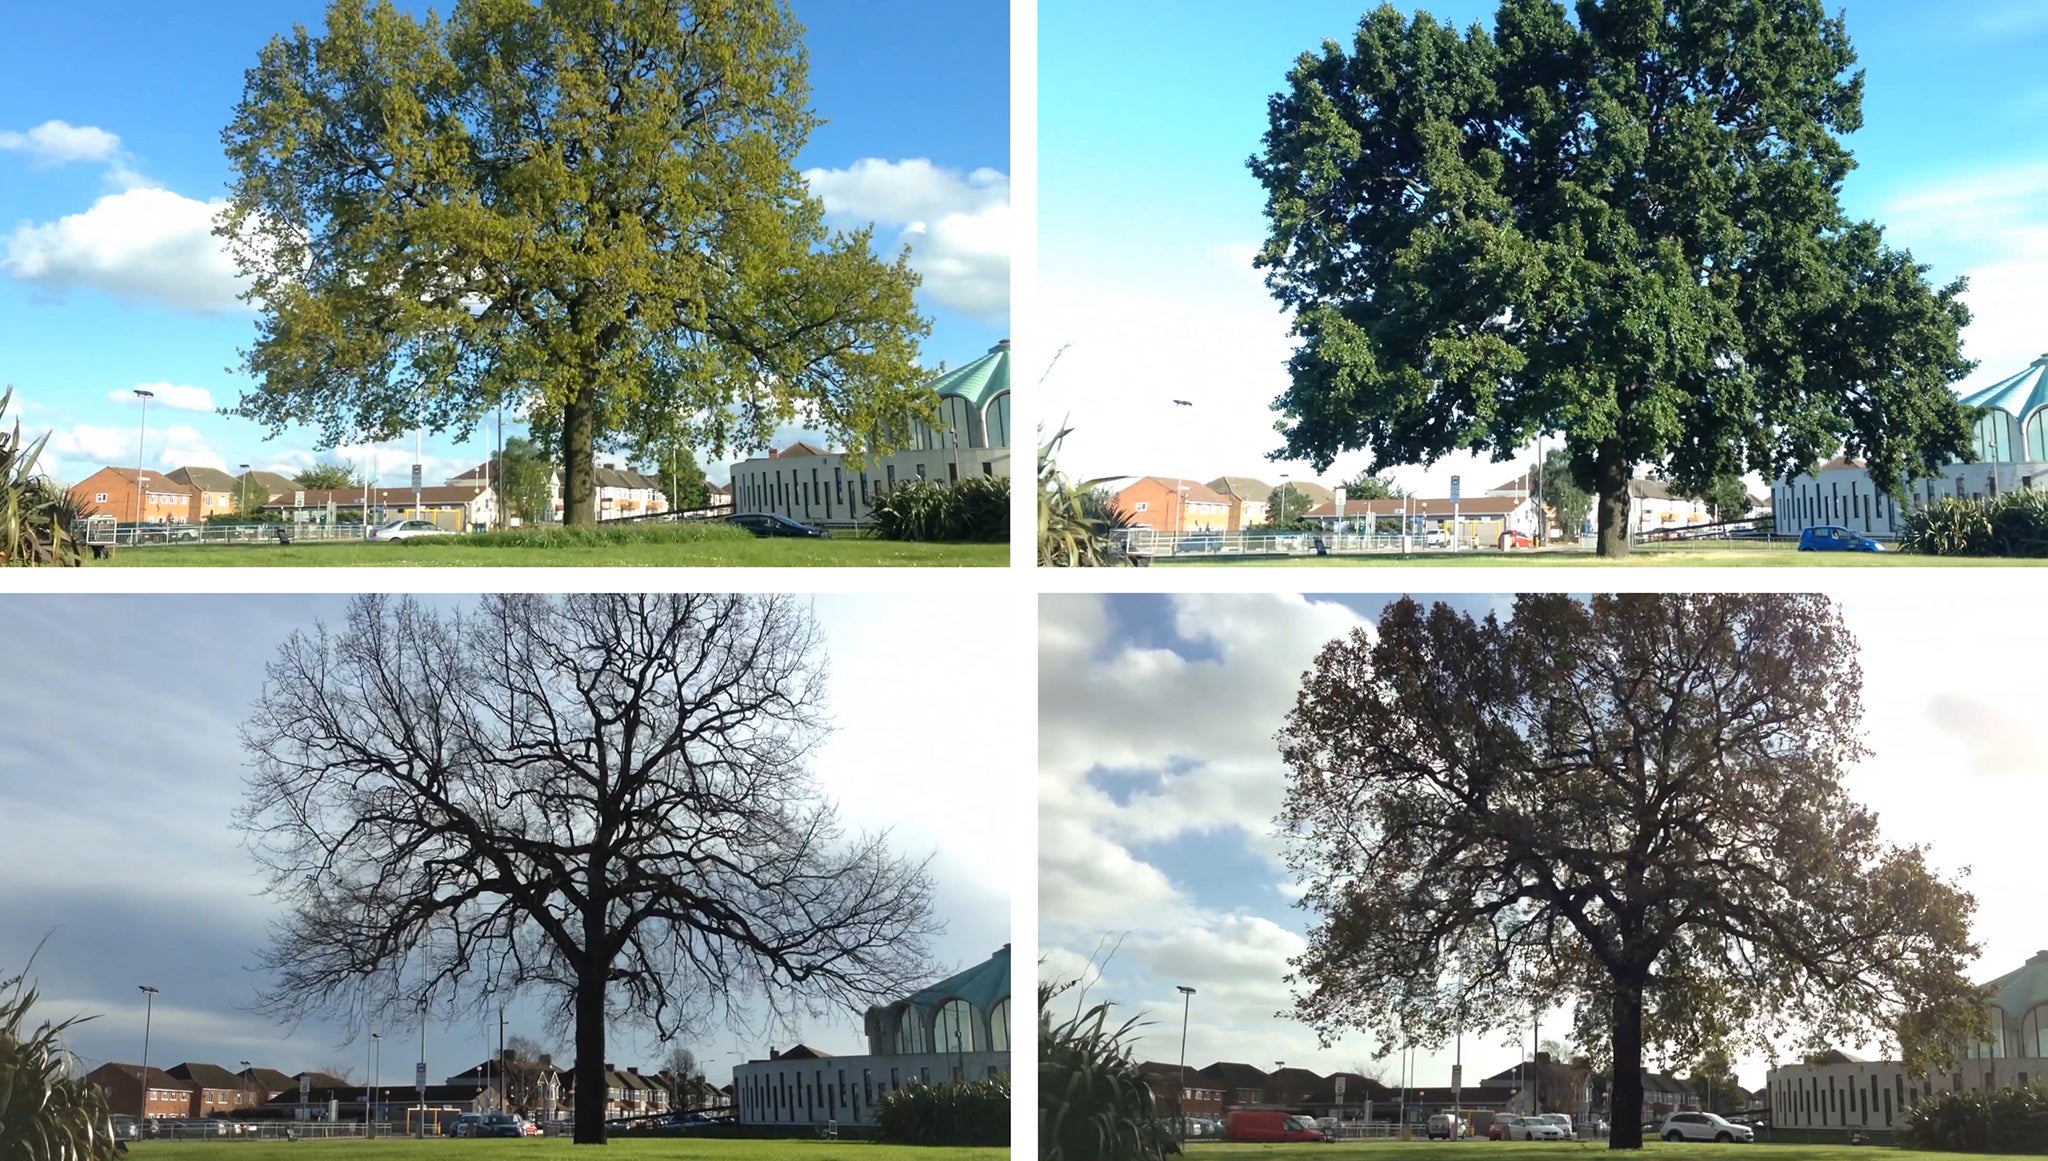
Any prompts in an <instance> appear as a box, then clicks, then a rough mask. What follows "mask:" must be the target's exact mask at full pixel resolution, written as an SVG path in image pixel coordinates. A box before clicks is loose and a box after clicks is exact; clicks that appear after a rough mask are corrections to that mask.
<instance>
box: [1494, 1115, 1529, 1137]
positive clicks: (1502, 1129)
mask: <svg viewBox="0 0 2048 1161" xmlns="http://www.w3.org/2000/svg"><path fill="white" fill-rule="evenodd" d="M1520 1119H1521V1118H1520V1117H1514V1116H1506V1117H1495V1118H1493V1124H1491V1125H1488V1126H1487V1127H1486V1139H1487V1140H1489V1141H1505V1140H1507V1139H1508V1130H1509V1129H1511V1128H1513V1127H1514V1123H1515V1122H1516V1121H1518V1120H1520Z"/></svg>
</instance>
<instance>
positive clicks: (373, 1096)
mask: <svg viewBox="0 0 2048 1161" xmlns="http://www.w3.org/2000/svg"><path fill="white" fill-rule="evenodd" d="M383 1063H384V1036H383V1034H382V1033H380V1032H372V1033H370V1099H369V1100H368V1101H366V1102H364V1110H363V1121H364V1123H365V1124H368V1123H370V1113H369V1110H370V1109H373V1108H375V1107H377V1072H378V1069H379V1068H380V1067H381V1066H382V1065H383Z"/></svg>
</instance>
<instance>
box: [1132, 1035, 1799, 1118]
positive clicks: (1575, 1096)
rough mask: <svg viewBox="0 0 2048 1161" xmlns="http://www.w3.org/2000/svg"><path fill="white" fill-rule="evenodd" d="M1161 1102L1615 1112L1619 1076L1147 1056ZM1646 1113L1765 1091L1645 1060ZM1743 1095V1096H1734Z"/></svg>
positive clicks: (1549, 1068) (1331, 1109)
mask: <svg viewBox="0 0 2048 1161" xmlns="http://www.w3.org/2000/svg"><path fill="white" fill-rule="evenodd" d="M1139 1071H1140V1072H1141V1074H1142V1075H1143V1076H1144V1078H1145V1082H1146V1085H1147V1086H1148V1087H1149V1088H1151V1089H1152V1094H1153V1099H1154V1100H1155V1101H1157V1102H1158V1104H1159V1107H1161V1108H1165V1109H1172V1108H1174V1107H1176V1105H1178V1107H1179V1108H1180V1109H1181V1110H1182V1113H1183V1115H1186V1116H1190V1117H1221V1116H1223V1114H1224V1113H1226V1112H1228V1111H1229V1110H1231V1109H1233V1108H1265V1109H1274V1108H1277V1109H1285V1110H1287V1111H1288V1112H1291V1113H1300V1114H1304V1115H1308V1116H1314V1117H1335V1118H1337V1119H1339V1120H1361V1121H1384V1122H1389V1123H1394V1122H1399V1123H1403V1124H1408V1125H1417V1124H1422V1123H1424V1122H1426V1121H1427V1120H1428V1119H1429V1118H1430V1116H1431V1115H1433V1114H1435V1113H1441V1112H1449V1111H1452V1110H1453V1109H1454V1108H1455V1109H1458V1110H1461V1111H1463V1112H1465V1113H1482V1114H1484V1113H1491V1114H1508V1113H1517V1114H1525V1115H1526V1114H1530V1113H1564V1114H1566V1115H1568V1116H1570V1117H1572V1118H1573V1119H1574V1120H1576V1121H1581V1122H1590V1121H1592V1120H1595V1119H1597V1118H1600V1117H1604V1116H1605V1115H1606V1111H1607V1107H1608V1104H1607V1102H1608V1098H1609V1095H1610V1094H1609V1088H1610V1084H1609V1081H1608V1078H1607V1077H1606V1076H1605V1075H1604V1074H1601V1073H1599V1072H1596V1071H1595V1070H1594V1069H1593V1068H1592V1067H1591V1066H1590V1065H1588V1064H1586V1063H1585V1062H1584V1061H1558V1060H1552V1059H1551V1058H1550V1055H1549V1054H1548V1053H1543V1052H1539V1053H1537V1054H1536V1058H1535V1059H1534V1060H1533V1061H1527V1060H1525V1061H1522V1062H1521V1063H1519V1064H1517V1065H1516V1066H1515V1067H1513V1068H1510V1069H1506V1070H1504V1071H1501V1072H1498V1073H1495V1074H1494V1075H1492V1076H1489V1077H1485V1078H1483V1079H1481V1080H1480V1081H1479V1082H1478V1083H1477V1084H1471V1085H1464V1086H1461V1087H1455V1088H1454V1087H1451V1086H1448V1085H1444V1086H1437V1085H1410V1086H1404V1087H1395V1086H1392V1085H1388V1084H1386V1083H1384V1082H1382V1081H1380V1080H1377V1079H1375V1078H1373V1077H1369V1076H1363V1075H1361V1074H1359V1073H1356V1072H1333V1073H1330V1074H1329V1075H1327V1076H1324V1075H1321V1074H1318V1073H1316V1072H1313V1071H1311V1070H1309V1069H1306V1068H1286V1067H1282V1068H1277V1069H1275V1070H1273V1071H1271V1072H1267V1071H1265V1070H1263V1069H1260V1068H1258V1067H1256V1066H1253V1065H1250V1064H1243V1063H1239V1062H1234V1061H1218V1062H1216V1063H1214V1064H1211V1065H1209V1066H1208V1067H1206V1068H1199V1069H1189V1070H1187V1071H1186V1072H1185V1074H1184V1075H1185V1080H1184V1081H1183V1079H1182V1077H1183V1072H1182V1070H1181V1068H1180V1066H1178V1065H1173V1064H1163V1063H1159V1062H1156V1061H1146V1062H1144V1063H1142V1064H1140V1065H1139ZM1642 1082H1643V1115H1644V1118H1645V1119H1646V1120H1650V1119H1657V1118H1662V1117H1663V1116H1665V1115H1666V1114H1668V1113H1674V1112H1680V1111H1683V1110H1687V1109H1698V1108H1702V1107H1711V1106H1714V1105H1719V1106H1720V1107H1728V1106H1729V1105H1730V1104H1740V1105H1743V1106H1748V1105H1751V1104H1753V1103H1754V1102H1756V1101H1758V1100H1760V1099H1762V1097H1763V1096H1764V1095H1765V1094H1763V1093H1761V1092H1759V1093H1755V1094H1753V1093H1749V1092H1747V1091H1739V1095H1735V1094H1728V1093H1722V1094H1714V1093H1711V1092H1708V1091H1707V1090H1706V1088H1705V1086H1704V1085H1702V1084H1699V1083H1696V1082H1693V1081H1689V1080H1682V1079H1680V1078H1678V1077H1675V1076H1671V1075H1668V1074H1665V1073H1660V1072H1652V1071H1650V1070H1648V1069H1644V1070H1643V1073H1642ZM1731 1095H1735V1099H1734V1100H1732V1101H1731V1100H1729V1099H1727V1098H1729V1097H1730V1096H1731Z"/></svg>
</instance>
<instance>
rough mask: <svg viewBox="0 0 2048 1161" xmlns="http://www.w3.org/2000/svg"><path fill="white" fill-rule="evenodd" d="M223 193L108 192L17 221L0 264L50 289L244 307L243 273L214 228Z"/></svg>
mask: <svg viewBox="0 0 2048 1161" xmlns="http://www.w3.org/2000/svg"><path fill="white" fill-rule="evenodd" d="M225 205H226V203H225V202H224V201H220V200H215V201H211V202H202V201H197V200H194V199H192V198H188V197H184V196H182V195H180V194H176V193H172V192H171V191H169V190H164V189H129V190H124V191H122V192H121V193H115V194H108V195H107V196H105V197H102V198H100V199H99V200H98V201H96V202H94V203H93V205H92V208H91V209H88V210H86V211H84V212H83V213H77V214H71V215H68V216H66V217H63V218H60V219H58V220H56V221H54V222H46V223H43V224H40V225H38V224H23V225H21V226H19V227H17V228H16V229H15V230H14V232H13V233H12V234H11V235H9V236H8V237H6V238H5V239H4V240H0V270H5V271H6V272H7V273H8V274H10V275H12V276H13V277H15V278H18V279H20V280H22V281H23V282H27V283H31V284H34V285H37V286H42V287H45V288H48V289H51V290H56V291H66V290H72V289H77V288H90V289H95V290H102V291H105V292H107V293H109V294H113V295H115V296H117V297H120V298H127V299H141V300H147V301H152V302H157V303H161V304H163V305H166V306H170V307H173V308H175V309H178V310H185V311H191V312H194V313H200V314H210V313H219V312H223V311H232V310H238V309H241V308H242V304H241V303H240V302H239V301H238V300H237V298H236V295H237V294H238V293H239V292H240V290H241V280H240V279H239V278H238V277H237V276H236V274H235V268H234V264H233V262H232V261H230V259H229V258H228V256H227V254H226V252H225V251H224V250H223V249H222V248H221V244H220V240H219V239H217V238H215V237H214V236H213V225H214V218H215V216H216V215H218V214H219V213H220V211H221V209H222V208H223V207H224V206H225Z"/></svg>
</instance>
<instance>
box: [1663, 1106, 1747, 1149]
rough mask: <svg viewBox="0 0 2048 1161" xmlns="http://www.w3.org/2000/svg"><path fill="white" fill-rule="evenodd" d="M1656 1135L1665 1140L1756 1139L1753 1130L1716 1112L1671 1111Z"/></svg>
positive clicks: (1743, 1140)
mask: <svg viewBox="0 0 2048 1161" xmlns="http://www.w3.org/2000/svg"><path fill="white" fill-rule="evenodd" d="M1657 1135H1658V1136H1660V1137H1662V1138H1664V1139H1665V1140H1667V1141H1740V1142H1742V1143H1743V1144H1745V1145H1749V1144H1753V1143H1755V1141H1756V1132H1755V1130H1753V1129H1751V1128H1750V1127H1749V1126H1748V1125H1738V1124H1736V1123H1735V1122H1734V1121H1731V1120H1727V1119H1726V1118H1724V1117H1722V1116H1721V1115H1720V1114H1718V1113H1673V1114H1671V1115H1670V1116H1668V1117H1665V1118H1664V1128H1663V1129H1662V1130H1661V1131H1660V1132H1659V1133H1658V1134H1657Z"/></svg>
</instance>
